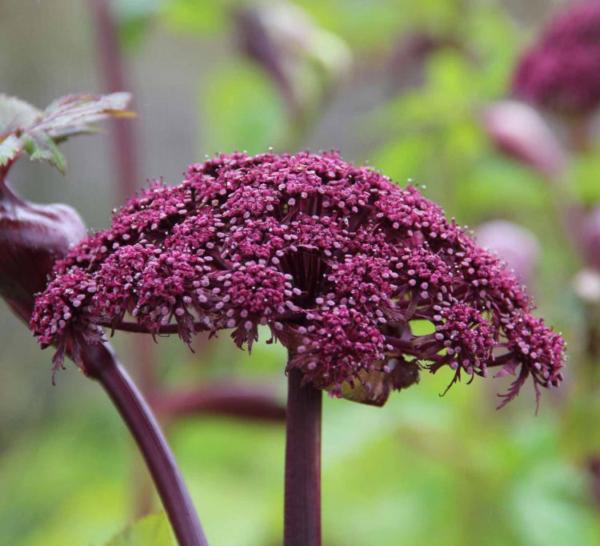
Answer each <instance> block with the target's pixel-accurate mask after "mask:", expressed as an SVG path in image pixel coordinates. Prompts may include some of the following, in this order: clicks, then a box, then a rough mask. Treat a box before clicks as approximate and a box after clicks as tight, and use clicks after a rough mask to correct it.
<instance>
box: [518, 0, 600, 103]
mask: <svg viewBox="0 0 600 546" xmlns="http://www.w3.org/2000/svg"><path fill="white" fill-rule="evenodd" d="M513 91H514V92H515V94H516V95H517V96H519V97H520V98H522V99H525V100H527V101H531V102H532V103H534V104H536V105H538V106H541V107H543V108H547V109H549V110H552V111H555V112H557V113H560V114H565V115H586V114H589V113H590V112H591V111H593V110H595V109H596V108H597V107H598V105H599V104H600V1H598V0H588V1H585V2H576V3H574V4H573V5H572V6H569V7H568V8H566V9H565V10H564V11H563V12H561V13H559V14H558V15H557V16H556V17H555V18H554V19H552V20H551V21H550V22H549V24H548V25H547V26H546V28H545V29H544V31H543V32H542V34H541V36H540V38H539V39H538V41H537V42H536V43H535V44H534V45H533V46H532V47H531V48H530V49H529V50H528V51H526V52H525V54H524V55H523V56H522V58H521V60H520V62H519V64H518V66H517V69H516V71H515V74H514V79H513Z"/></svg>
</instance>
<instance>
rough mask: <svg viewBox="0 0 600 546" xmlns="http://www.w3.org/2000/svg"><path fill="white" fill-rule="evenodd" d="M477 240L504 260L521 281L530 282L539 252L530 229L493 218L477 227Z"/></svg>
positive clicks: (535, 239) (537, 244) (538, 246)
mask: <svg viewBox="0 0 600 546" xmlns="http://www.w3.org/2000/svg"><path fill="white" fill-rule="evenodd" d="M477 242H478V243H479V244H480V245H481V246H482V247H483V248H485V249H487V250H489V251H491V252H493V253H495V254H497V256H498V257H499V258H500V259H501V260H503V261H504V262H506V264H507V266H508V267H509V268H510V269H511V270H512V271H513V272H514V274H515V275H516V277H517V278H518V279H519V280H520V281H521V282H523V283H525V284H529V283H530V282H531V280H532V278H533V273H534V270H535V267H536V265H537V261H538V258H539V254H540V245H539V243H538V240H537V238H536V237H535V235H534V234H533V233H532V232H531V231H529V230H528V229H525V228H524V227H522V226H518V225H517V224H513V223H512V222H507V221H506V220H493V221H491V222H486V223H485V224H481V225H480V226H479V227H478V228H477Z"/></svg>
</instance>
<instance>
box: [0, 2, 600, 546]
mask: <svg viewBox="0 0 600 546" xmlns="http://www.w3.org/2000/svg"><path fill="white" fill-rule="evenodd" d="M557 4H559V3H558V2H550V1H543V0H536V1H531V2H529V1H528V2H515V1H510V0H506V1H501V0H422V1H420V2H414V1H409V0H371V1H368V0H296V2H295V3H294V4H293V5H290V4H288V3H284V2H282V1H280V2H277V1H274V2H260V1H259V0H247V1H241V0H240V1H234V0H229V1H219V0H118V1H115V2H114V3H113V8H114V14H115V16H116V17H117V18H118V21H119V25H120V26H119V28H120V38H121V41H122V44H123V46H124V48H125V56H126V58H125V61H126V63H127V66H128V72H127V75H128V78H129V80H130V86H131V89H128V90H129V91H132V92H133V93H134V96H135V97H136V99H135V100H136V104H135V109H136V110H137V111H138V113H139V118H138V120H136V121H135V122H133V123H135V124H136V129H137V131H138V134H139V137H140V155H141V171H142V174H143V177H144V178H155V177H161V176H163V177H164V178H165V180H167V181H169V182H170V183H177V182H179V180H180V179H181V173H182V171H183V170H184V168H185V166H186V165H187V164H188V163H191V162H193V161H198V160H202V159H203V158H204V157H205V155H206V154H208V155H210V154H213V153H215V152H217V151H222V152H226V151H231V150H236V149H243V150H248V151H249V152H252V153H254V152H260V151H264V150H265V149H267V148H268V147H273V148H274V149H276V150H291V151H293V150H297V149H303V148H310V149H314V150H318V149H339V150H341V152H342V154H343V155H344V157H345V158H346V159H348V160H352V161H355V162H360V163H364V162H367V163H369V164H370V165H372V166H373V167H374V168H376V169H378V170H381V171H382V172H384V173H386V174H387V175H389V176H391V177H392V178H393V179H394V180H396V181H397V182H398V183H399V184H401V185H404V184H406V182H407V180H409V179H411V180H412V182H413V183H414V184H417V185H418V186H420V187H422V189H423V191H424V193H425V194H426V195H427V196H429V197H431V198H432V199H435V200H437V201H438V202H440V203H441V204H442V205H443V206H444V208H445V209H446V210H447V212H448V214H449V215H450V216H454V217H456V218H457V220H458V222H459V223H461V224H467V225H469V226H473V227H475V226H477V225H478V224H481V223H482V222H485V221H488V220H492V219H505V220H510V221H512V222H515V223H517V224H519V225H521V226H524V227H526V228H528V229H529V230H531V231H532V232H533V233H534V234H535V235H536V237H537V239H538V240H539V242H540V245H541V256H540V259H539V263H538V264H537V267H536V270H535V275H534V278H533V279H532V280H531V281H530V290H531V291H532V292H533V293H534V294H535V296H536V299H537V302H538V305H539V307H540V312H541V313H543V314H544V315H545V316H547V317H548V321H549V322H550V323H551V324H553V325H555V326H556V327H557V329H559V330H561V331H563V332H564V334H565V336H566V338H567V340H568V342H569V355H570V356H569V369H568V375H567V381H566V382H565V385H564V386H563V387H562V388H561V389H560V391H558V392H556V393H552V394H549V393H544V394H545V396H544V397H543V400H542V407H541V410H540V412H539V415H537V416H535V415H534V402H533V396H532V393H530V392H529V390H526V391H524V394H523V395H522V396H521V397H520V398H519V399H518V400H516V401H515V402H513V403H512V404H510V405H509V406H508V407H507V408H506V409H505V410H503V411H501V412H496V411H495V409H494V408H495V405H496V402H497V400H496V397H495V392H497V391H498V390H500V389H502V388H503V387H504V386H505V384H503V380H497V381H479V380H476V381H475V382H474V384H473V385H471V386H465V385H459V386H456V387H454V388H452V389H451V390H450V391H449V393H448V394H447V395H446V396H445V397H443V398H441V397H439V396H438V394H439V393H440V392H442V391H443V390H444V388H445V386H446V384H447V383H448V381H449V380H450V376H449V375H446V376H443V375H442V374H440V375H438V376H435V377H429V376H423V377H422V381H421V384H420V385H419V386H418V387H415V388H412V389H409V390H408V391H406V392H402V393H400V394H397V395H394V396H393V397H392V398H391V400H390V402H389V403H388V404H387V405H386V406H385V408H383V409H378V408H371V407H366V406H360V405H355V404H352V403H350V402H346V401H338V400H327V401H326V404H325V411H324V415H325V421H324V436H323V439H324V446H323V449H324V473H323V480H324V481H323V518H324V543H325V544H326V545H328V546H338V545H339V546H342V545H347V544H356V545H367V544H369V545H371V544H373V545H382V546H385V545H389V546H398V545H410V546H414V545H421V544H436V545H437V544H439V545H444V546H453V545H456V546H459V545H460V546H467V545H480V544H486V545H489V546H496V545H497V546H503V545H507V544H511V545H522V546H560V545H569V546H572V545H584V546H585V545H590V546H591V545H596V544H600V513H599V507H598V504H597V502H598V500H597V499H595V498H594V486H595V484H594V480H593V474H592V473H591V472H590V471H589V468H588V466H589V461H590V460H591V458H592V457H594V456H595V454H596V453H597V452H600V434H599V431H598V428H599V427H598V426H597V421H598V416H600V407H598V406H599V405H600V398H598V397H597V396H595V393H596V390H595V387H594V385H595V381H594V379H595V376H596V375H597V372H596V369H595V366H597V365H598V362H594V361H590V359H589V357H587V356H586V350H585V332H586V331H587V328H586V320H587V321H589V320H590V319H589V314H586V308H585V306H584V305H583V304H582V303H581V302H580V301H579V300H578V299H577V297H576V296H575V293H574V291H573V289H572V288H571V281H572V278H573V276H574V274H575V273H576V272H577V271H578V269H579V268H580V266H581V264H580V263H578V260H579V258H578V257H577V255H576V253H575V252H574V251H573V250H572V249H571V248H570V247H569V243H568V239H567V237H566V236H565V234H564V233H563V231H562V228H561V225H560V221H559V219H558V215H557V213H556V211H555V206H554V203H555V202H556V198H557V196H556V195H553V190H552V188H551V187H550V186H549V185H548V183H547V181H545V180H544V179H543V178H542V177H541V176H540V175H539V174H536V173H535V172H534V171H532V170H530V169H528V168H527V167H525V166H522V165H519V164H517V163H516V162H513V161H511V160H510V159H507V158H505V157H504V156H502V155H501V154H500V153H499V152H498V151H496V150H495V149H494V147H493V146H492V145H491V143H490V142H489V139H488V137H487V136H486V134H485V132H484V129H483V127H482V124H481V114H482V110H483V109H484V108H485V107H486V105H488V104H489V103H491V102H493V101H495V100H499V99H502V98H506V97H507V96H509V94H510V93H509V82H510V77H511V76H510V75H511V72H512V70H513V68H514V64H515V60H516V58H517V56H518V54H519V52H520V51H521V50H522V48H523V47H524V45H525V44H527V43H528V42H529V41H530V40H531V38H532V36H533V35H534V34H535V32H536V30H537V29H538V28H539V27H540V25H541V24H542V23H543V21H544V20H545V19H546V18H547V16H548V14H549V13H550V11H551V9H553V8H554V7H556V5H557ZM286 10H288V11H286ZM289 10H292V11H289ZM248 13H252V14H254V15H255V14H256V13H262V14H263V15H262V16H264V18H263V19H262V22H263V23H264V22H265V21H270V23H268V24H271V23H272V24H273V28H274V29H275V31H274V32H275V34H274V35H273V36H272V37H271V38H272V42H271V44H275V49H276V52H278V55H279V56H278V58H277V59H275V61H274V60H273V58H272V57H269V55H266V57H265V56H264V48H263V50H261V49H260V48H258V53H257V50H256V48H254V49H253V48H252V43H250V42H251V39H250V38H251V34H252V33H251V32H250V33H249V30H248V18H247V17H246V16H247V14H248ZM265 14H266V15H265ZM273 14H275V15H273ZM286 14H287V15H286ZM286 17H287V20H286ZM290 21H291V23H290ZM267 27H268V25H267ZM0 30H1V32H0V45H1V47H0V73H1V74H2V90H1V91H3V92H5V93H9V94H13V95H17V96H21V97H22V98H24V99H26V100H29V101H30V102H32V103H34V104H37V105H39V106H43V105H45V104H47V103H48V102H50V100H51V99H52V98H53V97H54V96H57V95H61V94H66V93H68V92H73V91H83V90H89V91H101V90H102V89H101V86H102V84H101V83H100V82H99V80H98V77H97V67H96V64H97V59H96V54H95V41H94V30H95V29H94V21H93V19H92V17H91V14H90V10H89V9H88V6H87V2H76V1H74V0H56V1H53V2H40V1H33V0H5V1H4V2H2V4H1V5H0ZM245 33H246V34H245ZM248 43H250V46H249V45H248ZM267 49H268V48H267ZM260 51H263V53H260ZM261 55H263V57H262V58H261ZM278 63H279V64H278ZM109 139H110V133H108V134H106V135H105V136H103V137H100V138H95V139H93V140H91V139H88V140H86V139H83V140H80V141H79V142H76V143H69V144H67V145H66V146H65V152H66V155H67V157H68V159H69V163H70V170H69V172H68V174H67V176H66V178H65V179H63V178H62V177H60V176H59V175H58V174H56V173H54V172H51V171H50V170H49V169H47V168H45V167H40V166H38V165H33V164H29V163H26V162H24V161H21V162H20V163H19V164H18V165H17V167H15V169H14V173H13V174H12V179H13V183H14V185H15V186H16V187H18V188H19V190H20V191H22V192H23V193H25V194H26V195H27V196H28V197H31V198H35V199H36V200H38V201H44V200H47V201H65V202H69V203H71V204H72V205H74V206H76V207H77V208H78V209H79V210H80V211H81V212H82V214H83V216H84V218H86V220H87V221H88V223H89V225H90V226H91V227H93V228H102V227H104V226H106V224H107V223H108V222H109V219H110V215H109V213H110V209H111V208H112V206H114V204H115V198H114V191H113V184H112V182H111V179H112V177H113V173H112V171H111V166H110V161H109ZM599 162H600V154H598V153H597V150H593V149H592V150H590V151H588V152H587V153H585V154H582V155H581V156H580V157H579V158H578V159H577V160H576V161H573V162H572V165H571V169H570V171H569V177H568V178H569V188H568V192H569V194H571V195H573V196H576V197H577V198H579V199H580V200H582V201H583V202H585V203H587V204H593V203H595V202H597V201H600V184H599V183H598V176H599V174H600V163H599ZM142 184H143V180H140V185H142ZM0 311H1V313H0V364H1V366H0V492H1V494H0V543H1V544H11V545H14V546H42V545H43V546H54V545H56V546H64V545H71V544H73V545H76V544H77V545H79V544H90V545H94V546H100V545H102V544H106V543H107V542H108V541H109V540H111V537H114V538H113V539H112V542H109V544H111V545H117V546H118V545H121V544H123V545H127V544H129V545H134V544H136V545H137V544H140V545H141V544H144V545H153V544H156V545H157V546H162V545H163V544H169V543H171V541H172V538H170V534H169V531H168V529H167V528H166V527H165V524H164V520H161V518H160V516H150V518H149V519H145V520H142V523H141V524H140V526H139V527H137V528H134V529H126V530H125V531H122V532H121V534H120V535H118V536H115V534H116V533H117V532H119V530H121V529H123V528H124V527H125V526H126V525H127V524H128V523H129V522H130V521H131V520H132V519H133V517H134V516H133V514H134V505H135V495H136V493H135V490H136V488H139V482H140V480H141V479H142V478H143V476H142V477H140V473H141V471H139V470H137V469H139V468H140V465H141V463H140V460H139V459H138V458H137V455H136V453H135V451H134V449H133V446H132V443H131V441H130V439H129V437H128V436H127V434H126V432H125V430H124V428H123V426H122V423H121V422H120V421H119V420H118V418H117V416H116V414H115V412H114V410H113V408H112V407H111V406H110V405H109V404H108V403H107V402H106V400H105V399H104V396H103V394H102V393H101V392H100V390H99V389H98V388H97V387H96V386H95V385H94V384H92V383H91V382H90V381H86V380H84V379H83V378H82V377H80V375H79V373H77V372H76V371H75V370H74V369H73V368H72V367H71V368H69V370H68V371H67V372H65V373H63V374H61V375H60V376H59V378H58V385H57V386H56V387H54V388H52V387H51V385H50V372H49V368H50V365H49V359H50V354H49V353H47V352H45V353H41V352H40V351H39V350H38V348H37V346H36V344H35V342H34V341H33V340H32V339H30V336H29V335H28V333H27V332H26V331H25V329H24V328H23V327H22V326H21V325H20V324H19V323H18V322H17V320H16V319H14V318H13V317H12V316H11V315H9V313H8V312H7V310H6V309H5V308H3V309H1V310H0ZM588 326H589V325H588ZM263 337H264V336H263ZM116 343H117V346H118V347H119V350H120V353H121V355H122V359H123V360H124V361H125V362H126V363H127V364H128V365H129V367H130V369H132V370H133V372H134V373H135V371H136V369H138V368H139V363H136V362H135V361H134V358H133V356H131V355H132V353H131V351H130V343H129V342H128V340H127V339H126V338H125V337H124V336H117V338H116ZM200 349H201V350H199V351H198V352H196V353H195V354H191V353H189V352H188V351H187V350H186V349H184V348H183V347H181V344H180V343H179V342H177V341H176V340H169V341H165V342H161V344H160V345H159V346H158V349H157V350H158V353H159V355H160V362H161V364H160V368H159V370H158V373H159V376H160V380H161V381H163V382H164V383H165V384H168V385H187V386H190V385H194V384H207V383H210V382H211V381H214V380H222V379H223V378H226V377H230V376H231V375H234V376H235V377H238V378H240V377H241V378H245V379H246V380H247V381H248V382H251V383H252V382H254V383H256V384H268V385H272V386H273V387H274V389H275V390H276V392H278V393H279V395H280V397H281V399H282V400H283V399H284V394H285V382H284V377H283V366H284V364H285V354H284V352H283V350H282V349H281V347H278V346H270V345H266V344H264V343H259V344H258V346H257V347H256V349H255V350H254V351H253V353H252V355H247V354H245V353H242V352H240V351H238V350H237V349H235V348H234V347H233V345H232V344H231V343H230V341H229V340H228V339H227V335H225V334H224V335H221V336H220V338H219V339H217V340H212V341H211V342H210V343H209V344H203V345H202V346H201V348H200ZM168 433H169V436H170V439H171V441H172V444H173V447H174V450H175V452H176V454H177V457H178V459H179V461H180V462H181V466H182V470H183V473H184V475H185V477H186V478H187V480H188V482H189V484H190V487H191V490H192V494H193V496H194V499H195V502H196V505H197V507H198V509H199V512H200V515H201V518H202V520H203V523H204V525H205V528H206V531H207V534H208V536H209V538H210V539H211V543H212V544H217V545H225V546H229V545H232V546H235V545H244V546H253V545H256V546H264V545H270V544H272V545H275V544H278V543H279V542H278V537H279V536H280V535H281V526H282V493H283V489H282V487H283V447H284V437H283V428H282V427H281V426H279V425H277V424H249V423H248V422H237V421H235V420H233V419H225V418H214V417H210V416H197V417H193V418H189V419H186V420H184V421H181V422H178V423H173V424H171V425H169V427H168Z"/></svg>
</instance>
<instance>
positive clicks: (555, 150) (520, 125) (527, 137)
mask: <svg viewBox="0 0 600 546" xmlns="http://www.w3.org/2000/svg"><path fill="white" fill-rule="evenodd" d="M483 122H484V126H485V130H486V132H487V133H488V136H489V137H490V139H491V140H492V142H493V143H494V145H495V146H496V147H497V148H498V149H499V150H500V151H502V152H503V153H504V154H506V155H507V156H509V157H511V158H513V159H515V160H517V161H519V162H520V163H523V164H525V165H527V166H528V167H531V168H533V169H535V170H536V171H538V172H540V173H541V174H543V175H544V176H547V177H549V178H555V177H556V176H558V175H559V174H560V173H561V172H562V170H563V169H564V167H565V154H564V151H563V149H562V147H561V145H560V143H559V142H558V139H557V138H556V137H555V135H554V133H553V132H552V130H551V129H550V127H549V126H548V124H547V123H546V121H545V120H544V118H543V117H542V116H541V115H540V114H539V113H538V112H537V111H536V110H535V109H534V108H532V107H531V106H528V105H527V104H524V103H521V102H517V101H503V102H498V103H496V104H493V105H492V106H490V107H489V108H488V109H487V110H486V111H485V113H484V116H483Z"/></svg>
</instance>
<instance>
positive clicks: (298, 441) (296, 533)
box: [284, 369, 322, 546]
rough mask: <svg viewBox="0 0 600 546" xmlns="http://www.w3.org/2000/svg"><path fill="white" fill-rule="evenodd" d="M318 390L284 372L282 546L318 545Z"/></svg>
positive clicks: (295, 374)
mask: <svg viewBox="0 0 600 546" xmlns="http://www.w3.org/2000/svg"><path fill="white" fill-rule="evenodd" d="M321 406H322V394H321V390H320V389H317V388H315V387H313V386H312V385H310V384H309V383H305V384H303V375H302V372H301V371H300V370H297V369H291V370H289V372H288V406H287V420H286V448H285V508H284V546H320V544H321V409H322V408H321Z"/></svg>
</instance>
